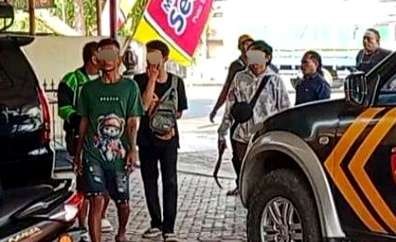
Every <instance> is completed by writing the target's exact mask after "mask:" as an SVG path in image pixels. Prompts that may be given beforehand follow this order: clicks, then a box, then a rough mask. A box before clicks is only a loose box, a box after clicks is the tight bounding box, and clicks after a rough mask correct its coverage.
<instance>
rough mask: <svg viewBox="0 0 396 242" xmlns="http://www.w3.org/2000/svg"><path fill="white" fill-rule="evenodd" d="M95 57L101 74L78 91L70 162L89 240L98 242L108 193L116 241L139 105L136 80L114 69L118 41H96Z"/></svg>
mask: <svg viewBox="0 0 396 242" xmlns="http://www.w3.org/2000/svg"><path fill="white" fill-rule="evenodd" d="M97 57H98V61H99V65H100V69H101V70H102V77H101V78H100V79H99V80H97V81H94V82H88V83H86V84H85V85H84V86H83V88H82V90H81V95H80V102H79V105H78V112H79V114H80V115H81V117H82V119H81V123H80V139H79V141H78V145H77V150H76V156H75V159H74V165H75V169H76V171H77V172H78V173H79V174H81V175H82V177H83V179H84V183H85V186H84V192H85V195H86V197H88V198H89V202H90V208H91V209H90V211H89V233H90V236H91V240H92V241H93V242H100V241H101V231H100V228H101V213H102V211H103V205H104V196H105V194H109V195H110V197H111V198H112V199H113V201H114V202H115V203H116V204H117V210H118V215H119V216H118V224H119V228H118V233H117V235H116V238H115V240H116V241H127V239H126V225H127V223H128V217H129V212H130V209H129V203H128V200H129V173H130V172H131V171H132V169H133V167H134V165H135V164H136V161H137V148H136V139H137V131H138V128H139V127H138V126H139V117H140V116H142V115H143V106H142V102H141V97H140V92H139V88H138V86H137V84H136V83H135V82H134V81H132V80H130V79H124V78H122V77H121V75H120V74H119V66H120V64H121V58H120V46H119V44H118V42H117V41H116V40H113V39H104V40H101V41H100V42H99V44H98V54H97ZM81 154H82V156H81Z"/></svg>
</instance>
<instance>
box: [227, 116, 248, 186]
mask: <svg viewBox="0 0 396 242" xmlns="http://www.w3.org/2000/svg"><path fill="white" fill-rule="evenodd" d="M236 126H237V124H235V123H234V124H233V125H232V126H231V128H230V140H231V148H232V158H231V160H232V165H233V166H234V170H235V173H236V175H237V178H236V180H235V182H236V186H237V188H239V175H240V174H241V168H242V161H243V157H244V156H245V153H246V149H247V144H245V143H241V142H238V141H236V140H234V139H233V138H232V135H233V134H234V131H235V129H236Z"/></svg>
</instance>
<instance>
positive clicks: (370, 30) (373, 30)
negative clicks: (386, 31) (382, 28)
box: [366, 28, 381, 41]
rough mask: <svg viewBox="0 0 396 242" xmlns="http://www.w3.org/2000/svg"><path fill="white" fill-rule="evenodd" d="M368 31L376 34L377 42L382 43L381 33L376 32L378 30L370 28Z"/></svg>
mask: <svg viewBox="0 0 396 242" xmlns="http://www.w3.org/2000/svg"><path fill="white" fill-rule="evenodd" d="M366 31H369V32H373V33H374V34H375V36H377V40H378V41H380V39H381V35H380V33H379V32H378V30H376V29H374V28H368V29H367V30H366Z"/></svg>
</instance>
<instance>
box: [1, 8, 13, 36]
mask: <svg viewBox="0 0 396 242" xmlns="http://www.w3.org/2000/svg"><path fill="white" fill-rule="evenodd" d="M0 23H1V25H0V32H2V31H4V30H6V29H8V28H9V27H11V25H12V24H13V23H14V8H13V7H12V5H11V4H9V3H6V2H0Z"/></svg>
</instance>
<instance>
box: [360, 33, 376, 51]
mask: <svg viewBox="0 0 396 242" xmlns="http://www.w3.org/2000/svg"><path fill="white" fill-rule="evenodd" d="M363 47H364V49H365V50H366V51H367V52H374V51H375V50H376V49H378V47H379V40H378V38H377V35H376V34H375V33H373V32H371V31H367V32H366V33H365V34H364V36H363Z"/></svg>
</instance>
